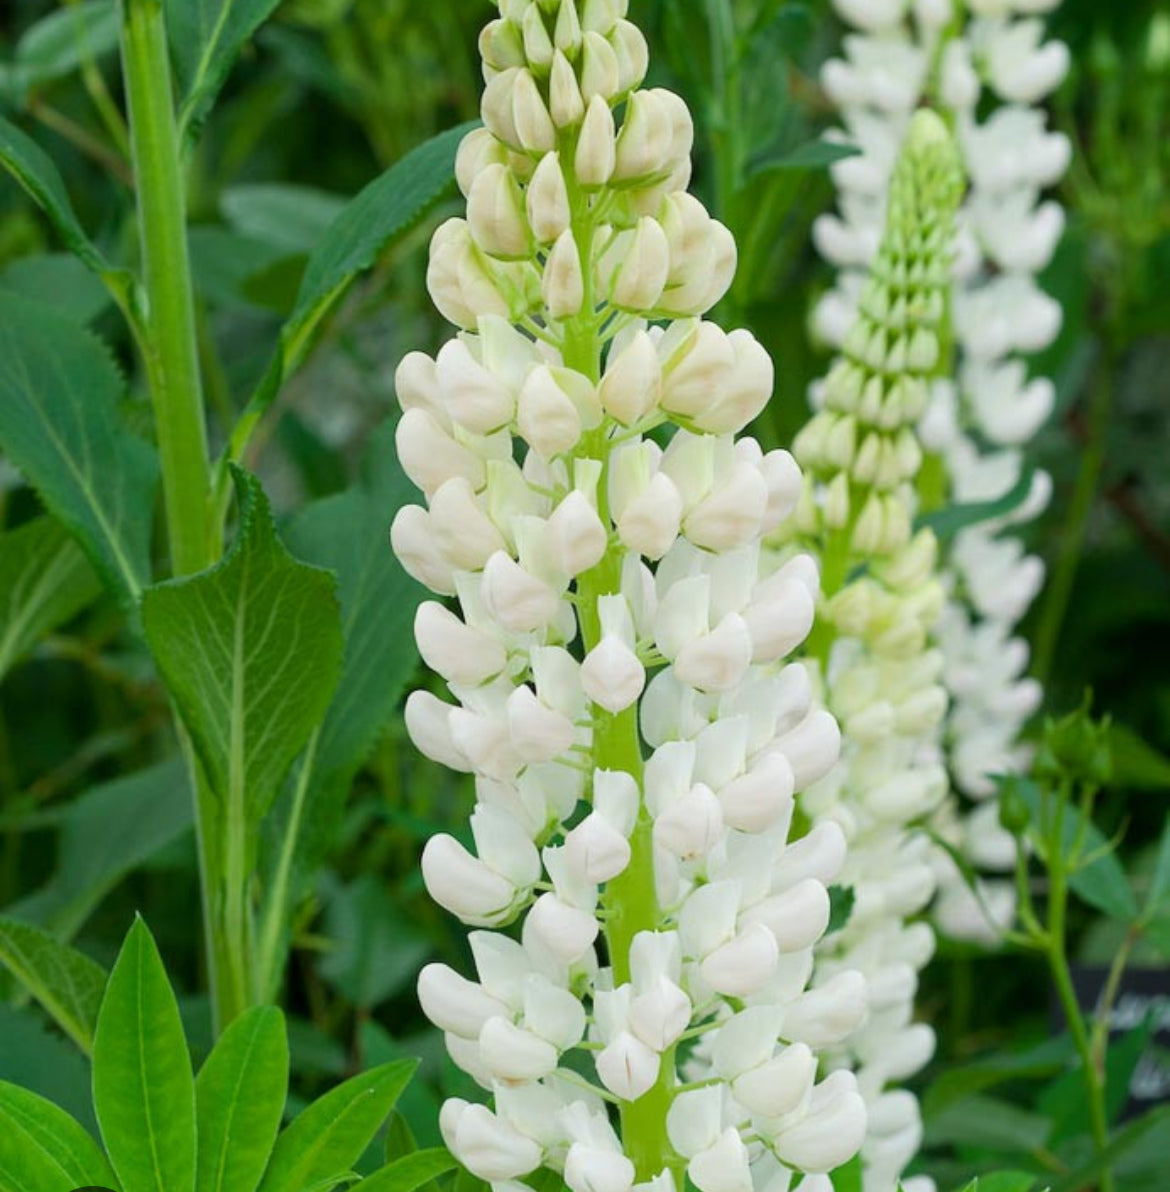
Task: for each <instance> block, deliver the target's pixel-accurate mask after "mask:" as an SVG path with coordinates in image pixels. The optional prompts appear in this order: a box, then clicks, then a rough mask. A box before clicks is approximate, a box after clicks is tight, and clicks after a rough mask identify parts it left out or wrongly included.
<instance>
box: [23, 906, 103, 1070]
mask: <svg viewBox="0 0 1170 1192" xmlns="http://www.w3.org/2000/svg"><path fill="white" fill-rule="evenodd" d="M0 964H3V965H4V966H5V968H7V969H8V970H9V972H11V973H12V975H13V976H14V977H15V978H16V979H17V980H18V981H19V982H20V983H21V984H22V985H23V986H24V987H25V989H27V990H28V992H29V993H30V994H32V996H33V997H35V998H36V999H37V1001H38V1002H40V1003H41V1005H42V1006H44V1008H45V1009H46V1010H47V1011H48V1012H49V1014H51V1015H52V1016H53V1019H54V1020H55V1021H56V1023H57V1025H58V1026H60V1027H61V1029H62V1030H63V1031H65V1033H66V1034H67V1035H69V1037H70V1038H71V1039H73V1041H74V1042H75V1043H76V1044H77V1046H78V1047H80V1048H81V1050H82V1051H84V1052H85V1053H86V1055H90V1054H92V1052H93V1032H94V1027H95V1026H96V1025H97V1015H98V1007H99V1006H100V1005H101V1000H102V994H103V993H104V992H105V988H106V974H105V971H104V970H103V969H102V967H101V966H100V965H98V964H96V963H95V962H94V961H92V960H90V958H89V957H88V956H85V955H83V954H82V953H81V952H78V951H77V950H76V949H75V948H71V947H69V945H68V944H63V943H61V942H60V941H59V940H56V939H54V938H53V937H52V936H51V935H49V934H48V933H47V932H44V931H41V930H40V929H39V928H37V927H32V926H30V925H29V924H27V923H20V922H18V921H17V920H16V919H8V918H0Z"/></svg>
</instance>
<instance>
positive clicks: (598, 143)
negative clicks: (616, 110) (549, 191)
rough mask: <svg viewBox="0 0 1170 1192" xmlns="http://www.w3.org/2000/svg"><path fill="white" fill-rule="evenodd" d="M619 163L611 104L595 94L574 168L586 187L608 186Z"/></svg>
mask: <svg viewBox="0 0 1170 1192" xmlns="http://www.w3.org/2000/svg"><path fill="white" fill-rule="evenodd" d="M616 161H617V133H616V129H615V127H614V121H613V112H612V110H611V109H610V106H609V104H608V102H607V101H606V100H605V99H604V98H602V97H601V96H600V95H595V96H594V97H593V98H592V99H591V100H590V101H589V104H588V106H587V107H586V110H585V120H584V122H583V123H582V125H581V136H580V137H579V138H578V140H577V154H576V160H575V162H574V165H575V167H576V171H577V180H578V181H579V182H580V183H581V185H582V186H585V187H588V188H591V189H592V188H596V187H601V186H604V185H605V184H606V183H607V182H608V181H609V180H610V178H612V177H613V171H614V165H615V164H616Z"/></svg>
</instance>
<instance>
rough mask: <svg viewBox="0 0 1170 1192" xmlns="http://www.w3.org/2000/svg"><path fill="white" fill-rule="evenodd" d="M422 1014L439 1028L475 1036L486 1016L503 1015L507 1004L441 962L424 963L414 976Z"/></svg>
mask: <svg viewBox="0 0 1170 1192" xmlns="http://www.w3.org/2000/svg"><path fill="white" fill-rule="evenodd" d="M418 1000H419V1002H420V1004H421V1005H422V1009H423V1013H424V1014H425V1015H426V1016H427V1017H428V1018H429V1019H430V1020H431V1022H433V1023H434V1024H435V1026H437V1027H438V1028H439V1029H440V1030H441V1031H448V1032H451V1033H453V1034H456V1035H459V1036H461V1037H462V1038H464V1039H476V1038H478V1037H479V1032H480V1031H481V1030H482V1029H483V1025H484V1023H485V1022H487V1021H488V1019H490V1018H495V1017H497V1016H507V1015H508V1013H509V1011H508V1007H507V1006H506V1005H504V1003H503V1002H501V1001H500V1000H499V999H498V998H494V997H492V996H491V994H489V993H488V992H487V991H486V990H485V989H484V988H483V986H482V985H477V984H476V983H475V982H474V981H468V980H467V978H466V977H461V976H460V975H459V974H458V973H457V972H455V970H454V969H450V968H448V967H447V966H446V965H445V964H428V965H427V966H426V967H425V968H424V969H423V970H422V972H421V973H419V975H418Z"/></svg>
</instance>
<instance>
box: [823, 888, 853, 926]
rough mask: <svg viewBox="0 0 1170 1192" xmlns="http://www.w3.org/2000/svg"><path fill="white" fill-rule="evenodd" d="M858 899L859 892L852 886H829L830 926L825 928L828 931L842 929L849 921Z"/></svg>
mask: <svg viewBox="0 0 1170 1192" xmlns="http://www.w3.org/2000/svg"><path fill="white" fill-rule="evenodd" d="M856 900H857V893H856V891H855V890H854V889H853V887H852V886H830V887H829V926H828V927H827V928H825V931H826V933H830V932H834V931H840V930H841V928H842V927H844V926H845V924H846V923H848V922H849V916H850V915H852V914H853V904H854V902H855V901H856Z"/></svg>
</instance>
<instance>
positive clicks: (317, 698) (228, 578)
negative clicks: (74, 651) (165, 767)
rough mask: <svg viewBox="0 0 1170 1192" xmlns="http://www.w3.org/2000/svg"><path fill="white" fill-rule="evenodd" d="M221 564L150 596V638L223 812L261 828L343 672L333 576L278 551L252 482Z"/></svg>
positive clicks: (239, 478) (146, 619)
mask: <svg viewBox="0 0 1170 1192" xmlns="http://www.w3.org/2000/svg"><path fill="white" fill-rule="evenodd" d="M235 477H236V491H237V494H238V498H239V507H240V516H239V529H238V531H237V533H236V538H235V541H234V542H233V544H232V547H231V550H230V551H229V552H228V555H227V557H226V558H225V559H224V561H223V562H222V563H220V564H219V565H218V566H216V567H213V568H211V569H210V570H208V571H204V572H202V573H200V574H199V575H196V576H192V577H190V578H188V579H181V580H175V581H172V582H170V583H165V584H159V585H157V586H156V587H154V588H151V589H150V590H149V591H148V592H147V593H146V595H145V597H144V599H143V604H142V619H143V625H144V627H145V630H146V637H147V641H148V642H149V643H150V648H151V650H152V651H153V653H154V656H155V661H156V662H157V663H158V667H159V670H160V671H161V672H162V675H163V678H164V679H165V681H166V683H167V687H168V688H169V689H170V692H171V694H172V695H173V697H174V699H175V703H176V705H177V706H178V709H179V713H180V715H181V716H182V718H183V723H184V724H185V725H186V727H187V730H188V732H190V734H191V737H192V739H193V741H194V743H195V748H196V750H197V752H198V754H199V758H200V761H201V762H202V763H203V768H204V771H205V773H206V775H207V778H208V781H209V783H210V785H211V789H212V790H213V792H214V793H215V795H216V797H217V798H218V800H219V802H220V805H221V806H222V807H224V808H227V809H233V808H234V809H238V810H240V811H242V812H244V813H246V815H247V818H248V820H249V821H250V822H252V823H256V822H258V821H259V820H260V818H261V817H262V816H263V815H264V813H265V811H266V810H267V809H268V806H269V804H270V803H271V801H272V798H273V796H274V795H275V793H276V789H277V787H278V785H279V783H280V781H281V779H282V778H283V777H284V775H285V772H286V771H287V770H288V768H289V766H290V765H291V764H292V761H293V759H294V758H295V757H296V755H297V754H298V753H299V752H300V751H301V749H302V748H303V747H304V745H305V742H306V741H307V740H308V738H309V734H310V733H311V732H312V730H313V728H314V726H315V725H317V724H318V723H319V722H320V720H321V717H322V716H323V715H324V713H325V709H326V707H327V706H328V703H329V699H330V697H331V696H332V694H333V689H334V687H335V686H336V684H337V674H338V671H339V669H340V665H341V655H342V639H341V625H340V617H339V614H338V609H337V599H336V597H335V595H334V581H333V577H332V576H330V575H329V574H328V572H325V571H322V570H321V569H320V568H317V567H310V566H307V565H306V564H304V563H299V562H297V560H296V559H294V558H293V557H292V556H291V555H290V554H289V553H288V551H286V550H285V548H284V547H283V546H282V545H281V542H280V540H279V539H278V538H277V536H276V530H275V527H274V526H273V522H272V511H271V509H270V508H269V505H268V499H267V498H266V497H265V495H264V491H263V489H261V487H260V483H259V481H258V480H256V478H255V477H253V476H250V475H249V474H248V473H246V472H243V471H241V470H238V469H237V470H236V473H235Z"/></svg>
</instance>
